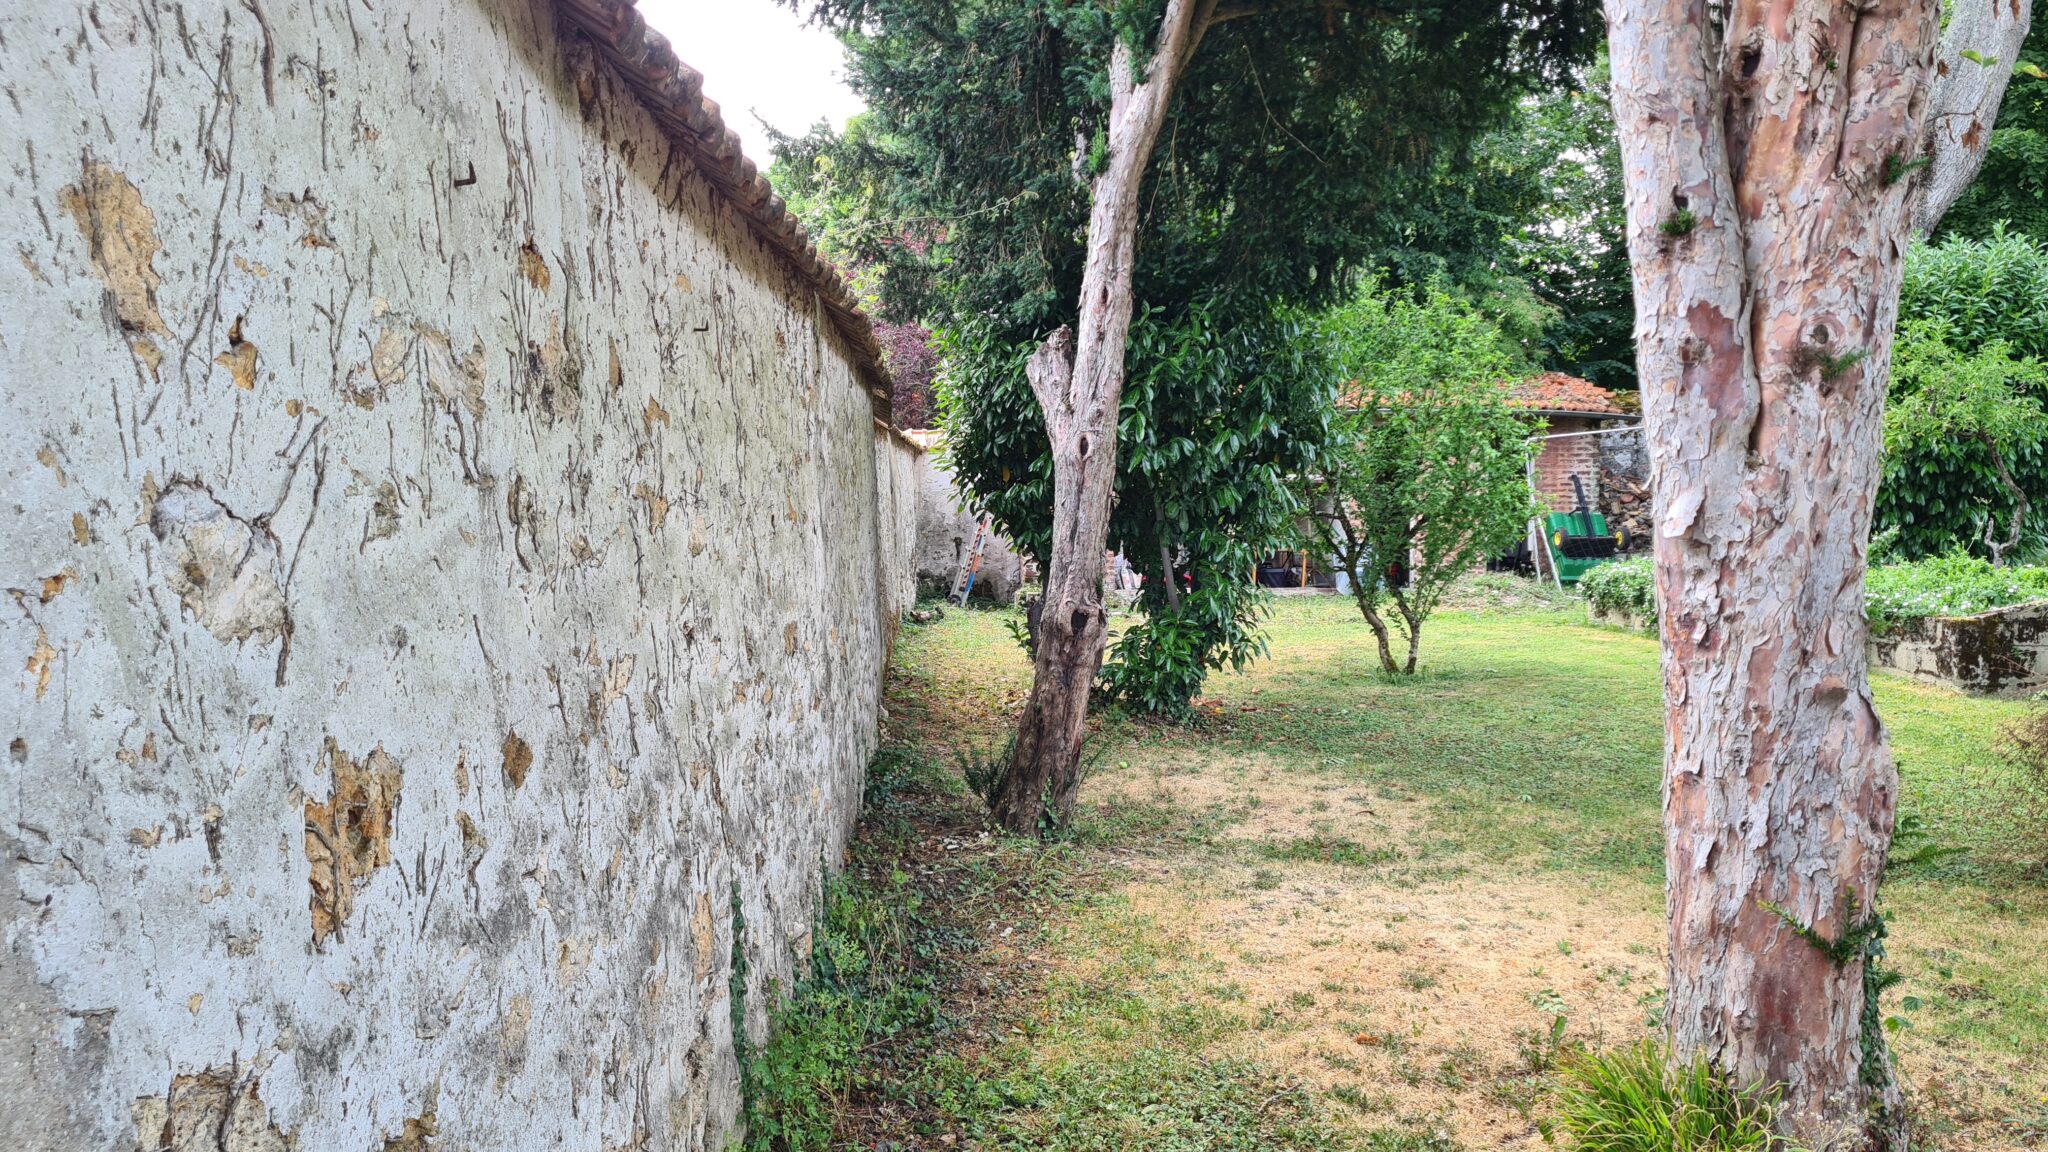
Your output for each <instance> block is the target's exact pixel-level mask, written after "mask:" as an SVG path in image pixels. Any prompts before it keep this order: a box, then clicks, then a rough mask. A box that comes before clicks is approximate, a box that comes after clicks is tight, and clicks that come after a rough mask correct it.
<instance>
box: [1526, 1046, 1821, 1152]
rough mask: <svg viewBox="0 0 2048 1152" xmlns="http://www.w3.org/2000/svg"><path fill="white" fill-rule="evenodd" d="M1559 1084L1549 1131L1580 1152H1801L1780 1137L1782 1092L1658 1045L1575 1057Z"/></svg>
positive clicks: (1567, 1063) (1797, 1147)
mask: <svg viewBox="0 0 2048 1152" xmlns="http://www.w3.org/2000/svg"><path fill="white" fill-rule="evenodd" d="M1561 1080H1562V1083H1561V1084H1560V1086H1559V1089H1558V1094H1557V1115H1556V1118H1555V1120H1554V1122H1553V1123H1552V1125H1551V1126H1550V1127H1551V1128H1552V1129H1554V1130H1556V1131H1561V1132H1563V1133H1564V1134H1565V1135H1567V1136H1569V1137H1571V1139H1572V1143H1573V1146H1575V1147H1576V1148H1578V1149H1579V1152H1803V1150H1802V1149H1800V1147H1799V1146H1798V1145H1796V1144H1794V1143H1792V1142H1791V1141H1789V1140H1787V1139H1785V1138H1784V1137H1783V1136H1780V1135H1778V1134H1777V1130H1776V1128H1775V1125H1774V1123H1773V1122H1774V1120H1775V1118H1776V1115H1777V1109H1778V1099H1777V1094H1776V1093H1774V1092H1770V1091H1766V1090H1762V1089H1755V1088H1744V1087H1741V1086H1739V1085H1736V1084H1733V1083H1730V1082H1729V1081H1728V1079H1727V1078H1726V1077H1724V1076H1722V1075H1721V1074H1720V1073H1719V1072H1716V1071H1715V1070H1714V1069H1713V1067H1712V1066H1710V1065H1709V1064H1708V1063H1707V1062H1706V1060H1705V1059H1704V1058H1703V1057H1695V1058H1694V1059H1693V1060H1691V1061H1690V1062H1686V1061H1675V1060H1673V1059H1671V1058H1670V1055H1669V1053H1668V1052H1666V1051H1665V1049H1664V1048H1663V1047H1662V1046H1661V1045H1658V1044H1656V1043H1654V1042H1652V1041H1648V1040H1645V1041H1644V1042H1642V1043H1641V1044H1638V1045H1635V1046H1634V1047H1631V1048H1620V1049H1615V1050H1612V1051H1608V1052H1600V1053H1587V1054H1584V1055H1581V1056H1577V1057H1574V1058H1573V1059H1571V1060H1569V1061H1567V1062H1566V1063H1565V1065H1564V1067H1563V1069H1562V1072H1561Z"/></svg>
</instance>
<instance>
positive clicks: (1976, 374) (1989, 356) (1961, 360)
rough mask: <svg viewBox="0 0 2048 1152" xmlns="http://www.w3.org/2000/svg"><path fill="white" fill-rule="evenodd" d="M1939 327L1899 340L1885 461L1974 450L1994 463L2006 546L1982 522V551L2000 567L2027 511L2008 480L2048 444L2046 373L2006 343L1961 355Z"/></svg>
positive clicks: (1993, 518) (1993, 523)
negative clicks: (2022, 459) (2003, 500)
mask: <svg viewBox="0 0 2048 1152" xmlns="http://www.w3.org/2000/svg"><path fill="white" fill-rule="evenodd" d="M1948 335H1949V334H1948V330H1947V326H1946V325H1945V324H1943V323H1941V322H1939V321H1936V322H1932V323H1923V324H1916V325H1913V326H1911V327H1909V328H1906V329H1904V330H1903V331H1901V332H1900V333H1899V338H1898V346H1897V348H1896V350H1895V351H1894V352H1893V354H1892V385H1891V397H1890V403H1889V406H1888V407H1886V409H1885V413H1884V446H1885V451H1886V452H1887V453H1901V452H1903V453H1926V452H1940V451H1943V450H1953V448H1954V446H1956V445H1959V444H1975V445H1977V446H1979V447H1981V448H1983V450H1984V452H1985V454H1986V455H1987V456H1989V457H1990V458H1991V466H1992V468H1993V469H1995V470H1996V471H1997V473H1998V483H1999V486H2000V487H2001V488H2003V489H2005V492H2006V494H2007V495H2008V496H2010V497H2011V498H2012V510H2011V512H2010V513H2009V519H2008V520H2007V521H2006V532H2005V538H2004V539H2003V540H2001V539H1999V538H1998V515H1997V514H1996V513H1995V512H1987V513H1986V514H1985V517H1984V547H1985V549H1986V550H1987V551H1989V552H1990V553H1991V563H1993V564H1994V565H1999V566H2003V565H2004V564H2005V557H2006V553H2008V552H2010V551H2012V550H2013V549H2014V548H2016V547H2018V546H2019V543H2020V534H2021V532H2022V531H2024V529H2025V527H2026V519H2027V514H2028V512H2029V511H2031V507H2032V506H2031V505H2030V503H2029V502H2028V500H2027V493H2026V490H2025V489H2024V488H2021V487H2020V484H2019V481H2018V480H2016V479H2014V478H2013V470H2012V461H2013V457H2014V456H2015V455H2017V454H2018V453H2020V452H2022V451H2025V450H2027V449H2031V448H2034V447H2036V446H2037V445H2039V444H2040V443H2041V441H2042V440H2043V439H2044V438H2048V414H2044V413H2043V412H2042V411H2041V401H2040V400H2039V399H2037V398H2036V393H2037V392H2039V391H2040V390H2041V389H2043V388H2048V366H2044V365H2043V364H2042V363H2041V362H2040V361H2038V360H2035V359H2032V358H2031V357H2018V356H2015V355H2013V351H2012V348H2011V346H2010V345H2008V344H2007V343H2006V342H2005V341H2003V340H1993V341H1992V342H1990V343H1989V344H1985V345H1982V346H1981V347H1979V348H1977V349H1975V350H1974V351H1970V352H1959V351H1957V350H1956V349H1955V348H1954V347H1953V346H1952V345H1951V344H1950V343H1949V339H1948Z"/></svg>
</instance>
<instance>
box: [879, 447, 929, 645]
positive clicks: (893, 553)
mask: <svg viewBox="0 0 2048 1152" xmlns="http://www.w3.org/2000/svg"><path fill="white" fill-rule="evenodd" d="M923 466H924V449H923V448H922V447H921V446H919V445H918V444H917V443H916V442H915V441H913V440H911V439H910V438H909V437H907V436H905V435H904V434H903V433H901V432H898V431H896V430H895V429H892V428H890V427H889V426H888V425H886V424H883V423H882V422H880V421H879V420H878V421H876V422H875V487H876V490H877V494H878V496H879V499H880V501H881V515H880V517H879V522H880V523H881V524H882V525H883V526H884V531H883V532H882V536H881V557H882V560H881V571H882V572H883V574H884V576H883V580H884V589H885V595H886V597H887V599H886V601H885V603H884V608H883V612H882V616H883V618H884V620H885V621H886V622H887V623H888V624H889V626H890V627H891V629H892V631H891V632H890V637H891V639H892V642H893V638H894V635H895V633H894V631H893V627H894V625H895V623H896V622H898V621H900V620H901V619H902V618H903V614H904V613H906V612H908V611H910V610H911V609H912V608H915V607H916V606H917V529H918V523H917V498H918V489H917V481H918V472H919V470H920V469H921V468H922V467H923Z"/></svg>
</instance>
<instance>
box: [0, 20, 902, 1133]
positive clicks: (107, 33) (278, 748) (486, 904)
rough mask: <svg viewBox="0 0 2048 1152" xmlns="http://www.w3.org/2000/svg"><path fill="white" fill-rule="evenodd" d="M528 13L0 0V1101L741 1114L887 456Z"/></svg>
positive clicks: (846, 374) (424, 1129)
mask: <svg viewBox="0 0 2048 1152" xmlns="http://www.w3.org/2000/svg"><path fill="white" fill-rule="evenodd" d="M556 21H557V13H556V11H555V9H554V8H553V6H552V4H550V3H548V2H546V0H504V2H501V3H483V2H481V0H450V2H449V3H445V4H403V3H386V4H376V5H365V4H363V3H360V2H358V0H306V2H304V3H299V4H277V3H261V4H257V3H243V2H240V0H186V2H182V3H180V2H175V0H96V2H94V3H89V4H88V3H86V2H84V0H77V2H64V0H59V2H54V3H48V4H35V5H13V6H0V77H4V78H5V81H4V85H5V87H6V89H7V91H8V93H9V94H10V95H11V96H12V99H10V100H5V101H0V151H4V153H5V154H6V157H7V161H8V163H7V167H6V176H5V177H4V179H0V229H4V231H5V233H6V235H8V236H9V237H10V239H11V243H12V244H13V246H14V247H15V249H16V252H15V253H14V256H13V258H11V259H9V260H8V261H7V262H6V263H5V264H4V265H0V379H5V380H6V381H7V386H6V388H5V389H4V390H0V415H4V417H5V418H4V419H0V452H4V454H5V456H6V458H7V459H8V460H9V461H10V467H9V468H8V469H7V471H6V479H5V480H4V481H0V483H4V486H5V487H4V493H0V496H4V498H0V588H6V589H8V590H9V593H10V596H9V599H8V601H7V603H8V606H9V608H10V612H9V613H8V614H7V615H6V616H5V617H4V618H0V651H4V652H5V653H7V656H6V657H5V658H6V659H7V660H8V661H10V663H9V664H8V667H10V668H13V669H15V672H14V674H13V676H12V677H11V680H10V681H9V682H8V683H6V684H4V685H0V691H6V692H8V693H10V694H11V700H10V702H9V705H8V706H7V707H6V708H5V709H0V716H4V717H5V724H6V728H7V730H6V731H5V732H4V733H0V739H4V740H5V741H6V743H7V747H8V755H7V756H6V757H4V758H0V849H4V857H5V863H4V865H0V909H4V911H0V917H4V920H5V923H4V925H0V927H4V932H0V945H4V951H0V1008H4V1012H5V1014H6V1015H5V1020H6V1027H5V1030H4V1036H0V1074H4V1075H5V1076H6V1081H5V1083H4V1085H0V1087H4V1088H5V1089H6V1090H5V1091H4V1092H0V1143H4V1144H5V1145H6V1146H7V1147H9V1148H23V1149H44V1148H50V1149H64V1150H65V1152H77V1150H120V1152H129V1150H130V1149H165V1148H168V1149H178V1150H180V1152H182V1150H184V1149H186V1148H206V1149H210V1150H211V1149H218V1148H222V1147H226V1148H232V1149H235V1150H236V1152H244V1150H262V1152H272V1150H274V1149H300V1150H306V1149H321V1150H325V1149H340V1150H369V1149H383V1150H384V1152H420V1150H425V1149H430V1148H431V1149H440V1148H447V1149H459V1148H474V1149H518V1148H548V1149H556V1148H560V1149H576V1150H585V1149H587V1150H591V1152H597V1150H609V1149H622V1148H650V1149H651V1148H720V1147H722V1146H723V1145H724V1143H725V1141H726V1139H727V1137H728V1136H729V1135H730V1133H731V1130H732V1125H733V1123H734V1118H735V1116H736V1115H737V1112H738V1104H739V1101H738V1097H737V1092H738V1088H737V1083H738V1081H737V1076H736V1064H735V1058H734V1051H735V1045H734V1037H733V1032H732V1030H733V1024H734V1021H735V1019H737V1020H739V1021H741V1022H742V1023H743V1026H745V1027H749V1028H753V1029H757V1030H758V1029H760V1028H761V1027H762V1026H763V1024H764V1022H765V1019H766V1012H767V1007H768V1002H769V998H770V996H771V994H772V990H773V989H775V988H778V987H787V986H789V984H790V983H791V978H792V976H793V975H794V973H795V971H796V966H797V965H798V964H799V963H800V962H801V959H802V957H803V956H804V955H805V954H806V952H805V949H806V948H807V947H808V939H809V930H810V925H811V920H812V918H813V916H814V915H815V913H816V911H817V900H818V893H819V891H820V881H821V876H820V873H821V870H822V869H823V868H825V867H827V866H828V865H830V864H831V863H832V862H834V861H836V860H837V859H838V858H839V856H840V854H841V852H842V850H843V848H844V845H845V841H846V837H847V835H848V833H849V829H850V824H851V820H852V816H853V813H854V809H855V806H856V805H857V803H858V800H859V796H860V790H861V773H862V770H863V767H864V765H865V763H866V760H867V757H868V756H869V754H870V752H871V751H872V747H873V741H874V732H875V723H876V717H877V712H878V708H879V704H878V701H879V691H878V689H879V685H880V680H881V674H882V668H883V664H884V660H885V646H886V643H887V641H888V638H889V637H890V636H892V635H893V631H894V626H895V616H896V613H897V612H898V611H900V610H901V608H903V607H904V606H906V605H907V603H908V597H909V596H910V592H909V587H910V573H909V569H908V565H907V563H906V561H907V559H908V557H909V555H910V551H911V547H912V541H913V540H914V535H913V533H914V526H913V524H914V522H913V520H912V514H913V511H914V508H915V494H914V485H915V460H916V456H915V453H914V451H913V450H912V449H911V448H910V447H909V446H908V445H907V444H904V443H902V442H901V441H900V440H899V439H898V438H897V437H895V436H893V435H891V434H889V433H887V432H886V430H879V429H877V428H876V427H875V426H874V424H873V422H872V419H871V417H872V413H873V410H874V405H875V398H874V396H873V394H872V393H871V392H870V390H869V388H868V386H867V384H865V383H864V382H863V379H862V376H861V371H862V370H861V369H860V368H859V367H858V366H857V365H856V364H855V363H854V360H853V357H852V356H851V355H850V354H849V351H848V349H847V347H846V346H845V345H844V344H843V343H842V339H841V333H840V332H838V331H837V330H834V329H833V328H832V327H831V325H829V324H821V315H822V313H823V312H824V311H825V310H824V308H823V307H822V306H821V304H820V300H819V296H818V295H817V293H816V292H815V291H814V289H813V285H812V282H810V281H808V280H806V279H805V278H804V276H802V275H799V274H797V273H795V272H793V271H792V270H791V268H790V267H789V265H788V262H787V261H786V259H784V258H782V257H778V256H777V255H776V254H775V253H774V252H773V251H772V250H771V249H770V248H769V247H768V246H767V245H766V244H765V243H764V242H762V241H761V240H760V239H759V238H758V237H757V236H756V235H755V234H754V233H753V232H751V231H750V230H749V229H750V227H751V226H750V225H749V224H748V223H747V221H746V219H744V218H742V217H741V216H740V215H739V214H738V213H737V212H736V211H735V210H734V209H733V208H732V207H731V205H730V203H728V201H727V200H726V199H725V198H724V197H723V196H722V195H721V194H719V193H717V192H716V191H715V190H714V189H713V188H712V187H711V186H710V185H708V184H707V183H706V182H705V181H704V180H703V179H702V177H701V176H700V174H699V173H698V172H697V170H696V169H695V168H693V167H692V165H691V163H690V162H689V161H688V160H687V158H686V157H684V156H683V155H681V154H679V153H678V152H677V151H676V150H675V149H674V148H673V147H672V145H671V143H670V141H669V139H668V137H667V136H665V135H664V134H663V132H662V130H661V129H660V126H659V125H658V124H657V123H656V122H655V120H654V118H653V117H652V116H651V115H650V114H649V112H648V111H647V110H646V108H645V107H643V105H642V104H641V103H640V102H639V100H638V99H637V97H635V96H634V95H633V94H632V93H631V92H629V91H628V90H627V89H626V87H625V86H624V85H623V84H622V82H621V81H620V80H619V78H618V77H617V76H616V75H615V74H613V73H612V72H611V71H610V66H609V65H607V64H606V63H604V62H603V60H601V59H600V58H599V56H598V55H597V54H596V53H595V52H594V51H593V50H592V49H591V48H590V46H589V45H588V44H587V43H585V42H584V41H582V40H580V39H578V38H576V37H574V36H568V35H565V34H564V33H563V32H562V31H561V29H560V28H559V27H558V25H557V22H556ZM736 913H737V917H738V918H739V919H743V921H744V924H745V929H746V930H745V932H744V934H743V935H742V934H738V933H736V932H735V931H734V927H735V921H736ZM736 947H737V949H738V951H739V953H740V955H741V956H742V957H743V958H744V960H745V964H744V976H743V978H741V979H739V980H737V981H735V980H733V979H732V974H733V971H734V967H733V963H732V962H733V958H734V955H735V949H736ZM735 995H737V996H738V997H739V1003H737V1004H735V1003H734V999H733V998H734V996H735ZM736 1008H737V1011H735V1009H736Z"/></svg>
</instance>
